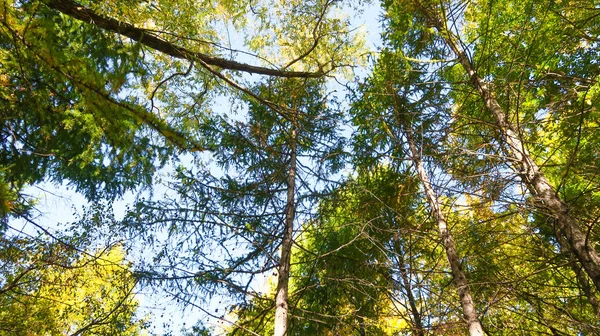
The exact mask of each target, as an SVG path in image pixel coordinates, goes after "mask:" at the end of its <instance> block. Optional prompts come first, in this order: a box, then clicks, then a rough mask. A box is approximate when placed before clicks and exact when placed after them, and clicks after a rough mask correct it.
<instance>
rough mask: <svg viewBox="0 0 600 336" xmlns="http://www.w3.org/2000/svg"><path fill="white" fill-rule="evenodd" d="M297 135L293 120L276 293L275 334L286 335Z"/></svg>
mask: <svg viewBox="0 0 600 336" xmlns="http://www.w3.org/2000/svg"><path fill="white" fill-rule="evenodd" d="M296 137H297V130H296V123H295V120H292V130H291V139H290V147H291V148H290V149H291V154H290V168H289V172H288V181H287V203H286V208H285V220H284V228H283V240H282V242H281V259H280V261H279V275H278V278H277V291H276V295H275V333H274V335H275V336H285V335H287V334H288V296H289V293H288V291H289V289H288V286H289V280H290V260H291V254H292V244H293V233H294V218H295V216H296V205H295V191H296V190H295V189H296V154H297V146H296V143H297V140H296Z"/></svg>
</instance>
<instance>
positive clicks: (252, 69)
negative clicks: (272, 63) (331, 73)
mask: <svg viewBox="0 0 600 336" xmlns="http://www.w3.org/2000/svg"><path fill="white" fill-rule="evenodd" d="M44 3H45V4H46V5H47V6H48V7H50V8H52V9H55V10H57V11H59V12H61V13H63V14H65V15H68V16H70V17H72V18H74V19H77V20H80V21H83V22H86V23H88V24H91V25H94V26H96V27H99V28H102V29H105V30H108V31H111V32H113V33H117V34H120V35H123V36H126V37H129V38H130V39H132V40H134V41H137V42H139V43H141V44H143V45H145V46H146V47H148V48H151V49H154V50H157V51H160V52H162V53H165V54H167V55H170V56H173V57H175V58H182V59H187V60H190V61H194V60H201V61H203V62H204V63H206V64H208V65H212V66H216V67H219V68H221V69H228V70H238V71H244V72H248V73H254V74H260V75H268V76H275V77H302V78H316V77H321V76H323V73H322V72H301V71H283V70H277V69H270V68H265V67H260V66H254V65H250V64H245V63H239V62H236V61H232V60H228V59H225V58H220V57H214V56H210V55H206V54H203V53H199V52H194V51H191V50H188V49H186V48H183V47H180V46H177V45H175V44H173V43H171V42H169V41H167V40H163V39H162V38H160V37H158V36H156V35H155V33H154V32H151V31H147V30H145V29H143V28H138V27H135V26H133V25H132V24H130V23H127V22H121V21H118V20H115V19H113V18H108V17H104V16H102V15H99V14H97V13H95V12H94V11H93V10H91V9H90V8H87V7H85V6H82V5H80V4H78V3H76V2H74V1H71V0H46V1H44Z"/></svg>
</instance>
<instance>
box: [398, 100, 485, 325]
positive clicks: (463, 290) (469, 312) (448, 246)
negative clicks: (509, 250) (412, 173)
mask: <svg viewBox="0 0 600 336" xmlns="http://www.w3.org/2000/svg"><path fill="white" fill-rule="evenodd" d="M400 113H401V111H399V110H398V106H396V117H397V118H398V120H399V122H400V124H401V126H402V127H403V128H404V134H405V135H406V139H407V140H408V145H409V147H410V152H411V156H412V161H413V164H414V165H415V168H416V170H417V174H418V175H419V179H420V180H421V184H422V185H423V189H424V190H425V196H426V197H427V202H428V203H429V207H430V208H431V214H432V215H433V218H435V220H436V222H437V225H438V230H439V235H440V238H441V239H442V245H444V249H445V250H446V257H447V258H448V264H450V270H451V271H452V278H453V279H454V283H455V284H456V287H457V288H458V296H459V298H460V303H461V305H462V308H463V314H464V316H465V319H466V321H467V326H468V328H469V334H470V335H471V336H480V335H484V333H483V328H482V326H481V322H480V321H479V317H478V316H477V310H476V309H475V304H474V303H473V299H472V297H471V293H470V291H469V284H468V283H467V277H466V276H465V273H464V272H463V270H462V267H461V265H460V258H459V256H458V252H457V251H456V246H455V245H454V240H453V239H452V235H451V234H450V231H449V230H448V225H447V224H446V218H445V217H444V214H443V213H442V209H441V207H440V202H439V200H438V198H437V196H436V195H435V192H434V191H433V187H432V186H431V183H430V181H429V176H427V172H426V171H425V168H424V166H423V161H422V160H421V156H420V154H419V151H418V150H417V147H416V146H415V141H414V138H413V136H412V128H411V126H410V125H409V122H407V121H406V120H404V118H403V116H401V115H400Z"/></svg>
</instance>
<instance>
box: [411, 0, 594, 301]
mask: <svg viewBox="0 0 600 336" xmlns="http://www.w3.org/2000/svg"><path fill="white" fill-rule="evenodd" d="M415 4H416V5H417V7H418V8H419V10H420V11H421V12H422V14H423V15H424V16H425V17H426V18H427V20H428V21H429V23H430V24H432V25H433V26H434V27H435V28H436V29H437V30H438V32H439V33H440V34H441V35H442V37H443V38H444V40H445V42H446V44H447V45H448V47H450V49H452V51H453V52H454V54H455V55H456V56H457V57H458V60H459V62H460V64H461V65H462V67H463V68H464V70H465V71H466V72H467V74H468V75H469V78H470V80H471V83H472V84H473V86H474V87H475V88H476V89H477V92H478V93H479V95H480V96H481V98H482V99H483V101H484V102H485V106H486V108H487V110H488V111H489V112H491V113H492V114H493V115H494V118H495V119H496V124H497V125H498V129H499V130H500V132H501V133H502V136H503V140H504V142H505V143H506V145H507V147H508V148H507V151H508V155H509V156H511V157H512V167H513V169H514V171H515V172H516V173H517V174H518V175H519V176H520V178H521V180H522V181H523V183H524V184H525V185H526V186H527V188H528V190H529V192H530V193H531V194H532V195H533V196H534V197H535V199H536V206H537V207H538V208H540V209H542V210H543V211H544V212H545V213H548V214H550V216H551V217H553V218H554V221H555V225H553V226H552V229H553V230H554V235H555V236H556V237H557V238H558V239H557V241H559V242H560V241H563V239H561V236H562V237H563V238H564V241H565V242H566V245H567V246H564V247H565V248H566V249H567V250H569V251H570V252H571V253H572V254H574V255H575V257H576V258H577V261H579V263H580V264H581V265H582V266H583V269H584V270H585V271H586V273H587V274H588V276H589V277H590V279H592V282H593V283H594V286H595V287H596V289H597V290H599V291H600V256H599V255H598V253H597V252H596V250H594V248H593V247H592V246H590V244H589V242H588V240H587V238H586V235H585V234H584V233H583V232H582V231H581V229H580V228H579V224H578V223H577V221H576V220H575V218H573V217H572V216H571V214H570V213H569V209H568V207H567V205H566V204H565V203H564V202H563V201H562V200H561V199H560V197H559V196H558V195H557V193H556V191H555V190H554V187H553V186H552V185H551V184H550V182H549V181H548V179H547V178H546V177H545V176H544V174H543V173H542V171H541V170H540V167H539V166H538V165H537V164H536V162H535V161H534V160H533V158H532V157H531V155H530V154H529V152H528V151H527V149H526V148H525V145H524V144H523V142H522V141H521V138H520V137H519V134H518V132H517V131H516V130H515V129H514V126H513V125H512V124H511V122H510V121H509V119H508V115H507V113H506V112H505V111H504V110H503V109H502V107H501V106H500V104H499V103H498V100H497V99H496V98H495V97H494V95H493V93H492V92H491V90H490V89H489V87H488V86H487V84H486V83H485V81H484V80H483V79H482V78H481V77H480V76H479V75H478V74H477V71H476V70H475V67H474V66H473V63H472V62H471V60H470V59H469V57H468V56H467V54H466V53H465V51H464V49H463V48H462V45H461V43H460V39H459V38H458V37H457V36H456V35H454V34H453V33H452V31H450V29H448V27H447V25H446V24H445V22H443V21H442V20H441V19H440V18H439V16H438V15H437V14H436V13H435V12H434V11H432V10H428V9H427V8H425V7H424V6H423V5H422V4H421V3H420V2H419V1H418V0H417V1H415Z"/></svg>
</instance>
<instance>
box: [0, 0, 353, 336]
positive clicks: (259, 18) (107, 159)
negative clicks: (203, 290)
mask: <svg viewBox="0 0 600 336" xmlns="http://www.w3.org/2000/svg"><path fill="white" fill-rule="evenodd" d="M336 6H337V5H336V3H335V2H332V1H309V2H307V3H295V4H294V6H288V5H286V4H283V3H282V4H279V5H277V6H274V5H273V4H271V3H270V2H266V3H261V4H248V3H242V2H237V1H224V2H221V3H220V4H219V5H218V6H212V5H209V4H205V3H202V4H200V3H198V4H195V5H194V6H190V3H189V2H187V1H181V2H173V1H171V2H164V3H160V4H148V3H131V2H130V3H121V2H114V3H110V4H109V3H102V4H98V3H94V2H84V3H76V2H73V1H68V0H67V1H62V0H59V1H31V2H29V1H26V2H19V3H14V4H10V5H8V4H7V5H5V6H4V12H3V13H2V14H3V16H2V24H3V25H2V28H3V30H2V33H3V35H2V38H3V41H4V42H5V43H4V45H3V49H2V50H3V56H5V58H6V59H7V60H8V61H7V62H5V63H4V64H6V73H3V77H2V88H3V89H5V90H4V91H3V95H4V96H3V98H6V99H4V100H3V102H4V103H5V105H6V106H4V108H3V111H4V112H5V115H4V116H3V119H2V121H3V122H5V123H6V125H7V127H5V128H3V130H7V131H6V132H5V133H4V134H3V138H4V139H7V140H10V141H7V142H4V144H5V147H4V148H3V150H2V155H3V158H4V160H3V161H2V162H3V163H4V164H3V166H2V167H1V168H2V169H3V173H4V174H5V175H7V178H6V180H8V182H7V183H6V184H2V190H4V189H7V192H3V193H2V196H3V197H4V196H7V198H9V197H8V196H10V198H9V199H8V200H7V201H6V202H3V204H4V205H7V206H4V207H3V208H2V209H5V208H6V209H8V210H6V211H4V210H3V212H2V215H10V214H15V215H18V216H24V215H26V214H25V213H24V212H23V211H20V210H19V211H16V209H21V208H23V209H25V208H26V204H25V203H24V202H21V203H23V205H22V206H21V205H19V206H14V205H13V203H15V202H16V201H17V200H18V199H21V198H22V197H21V196H20V195H21V190H22V188H23V187H24V186H25V185H28V184H35V183H37V182H40V181H42V180H44V179H50V180H52V181H55V182H59V181H61V182H62V181H63V180H65V179H67V180H69V181H70V183H72V184H74V185H75V186H76V187H77V189H78V191H81V192H83V193H84V194H85V195H86V196H87V197H88V198H89V199H91V200H97V199H100V198H109V199H114V198H116V197H118V196H120V195H122V194H123V193H124V192H125V191H127V190H132V189H135V188H139V187H144V186H149V185H151V182H152V177H153V175H154V173H155V172H156V171H157V170H158V169H160V168H161V167H163V166H164V165H165V163H166V162H167V161H168V160H175V157H176V155H178V154H179V153H181V152H187V153H196V152H204V151H207V150H215V149H218V148H219V146H220V144H219V143H210V142H208V141H205V139H204V137H205V136H206V137H208V138H210V132H211V131H210V130H209V129H210V128H211V127H213V126H214V125H213V124H212V119H211V117H208V114H207V111H208V112H210V108H209V107H208V106H207V101H210V99H211V98H213V97H214V96H216V95H219V94H229V95H233V96H244V97H245V99H247V100H250V101H252V103H253V104H257V103H260V104H262V105H264V106H265V107H269V110H268V111H270V112H269V113H273V114H274V116H275V115H277V113H280V114H281V111H284V110H285V111H286V113H285V114H283V117H284V118H285V117H287V116H286V114H287V112H289V111H292V110H293V108H292V109H290V108H289V107H285V106H284V107H282V106H279V105H278V104H280V103H283V104H284V105H285V104H286V103H285V102H277V101H275V102H271V101H269V99H268V98H265V97H262V96H261V94H262V93H264V92H262V93H261V92H257V91H255V90H253V89H250V88H248V87H250V84H248V85H245V84H240V81H242V80H243V77H241V76H240V73H239V72H240V71H241V72H246V73H250V74H259V75H265V76H272V77H281V78H305V79H309V78H319V77H322V76H324V74H325V73H332V72H333V71H334V70H336V69H337V68H338V67H339V64H345V63H348V62H347V61H348V60H351V59H354V58H355V56H356V54H357V52H360V45H361V43H360V41H359V40H356V41H353V42H352V43H347V42H348V41H349V40H350V39H349V36H350V35H348V34H346V29H347V27H348V21H347V20H345V19H340V18H338V17H336V16H334V15H331V14H330V13H331V11H332V9H334V8H335V7H336ZM251 13H253V14H251ZM207 18H208V19H207ZM231 20H233V25H234V26H235V28H236V29H240V31H241V32H245V33H247V34H246V37H247V39H248V41H249V45H250V48H253V49H256V50H258V52H259V53H264V51H273V50H275V49H276V50H277V55H279V56H283V57H273V55H275V53H272V52H271V53H270V54H267V55H264V54H263V55H256V58H257V59H262V61H263V62H265V63H269V64H270V66H269V67H265V66H260V65H249V64H244V63H241V62H238V61H236V60H233V59H229V56H222V55H220V54H221V53H222V50H225V51H226V52H230V53H231V54H233V53H237V51H236V50H234V49H231V48H222V47H221V45H220V43H219V41H218V39H217V27H220V25H221V24H222V23H223V22H226V24H229V22H230V21H231ZM248 22H251V23H252V24H258V25H260V26H261V27H262V29H258V30H244V29H243V28H244V27H246V25H247V24H248ZM274 23H276V24H274ZM209 40H212V41H209ZM207 41H209V42H207ZM64 46H66V48H65V47H64ZM246 55H250V54H249V53H246ZM274 58H277V59H274ZM273 64H278V65H277V66H272V65H273ZM165 69H166V70H165ZM186 69H187V70H186ZM295 69H296V70H295ZM225 70H229V72H226V71H225ZM36 76H37V77H36ZM38 77H39V79H38ZM21 82H23V83H21ZM32 82H33V84H32ZM221 84H222V85H221ZM219 85H221V86H219ZM38 88H44V89H45V90H46V91H47V92H41V91H40V90H37V89H38ZM259 91H260V90H259ZM181 92H183V95H182V94H180V93H181ZM15 93H17V94H18V95H15ZM31 97H33V98H36V99H37V101H35V100H34V99H30V98H31ZM316 104H317V105H318V104H319V102H318V101H317V102H316ZM30 110H32V111H30ZM274 116H270V118H273V117H274ZM265 117H269V116H267V115H266V114H265ZM46 119H49V121H48V120H46ZM224 120H225V119H224ZM294 123H295V122H294ZM294 123H293V124H294ZM17 126H18V127H17ZM309 126H310V125H309ZM259 127H260V126H259ZM295 127H296V126H295V125H294V126H292V128H295ZM198 130H202V131H204V132H205V133H203V134H200V136H197V135H198V133H199V132H198ZM294 132H296V131H295V130H294V131H292V133H294ZM227 136H228V135H227V134H225V135H224V136H223V138H226V137H227ZM217 138H221V137H220V136H218V137H217ZM292 138H294V137H292ZM40 139H41V140H40ZM294 141H295V140H294ZM294 141H292V142H294ZM49 142H50V143H49ZM281 145H282V144H279V143H277V144H274V146H276V147H277V146H281ZM226 146H227V145H226ZM71 147H73V148H71ZM295 147H296V145H295V144H294V145H292V146H291V147H290V148H295ZM82 148H83V149H84V150H83V151H82V150H81V149H82ZM42 149H43V151H42ZM294 151H295V149H294ZM293 156H294V157H293V158H291V159H290V162H295V161H296V158H295V154H294V155H293ZM17 159H19V160H22V161H23V162H24V163H26V164H23V165H14V166H13V163H14V162H15V160H17ZM275 160H279V158H275ZM197 162H199V161H197ZM286 164H287V163H286ZM15 167H18V168H15ZM294 170H295V168H290V173H289V175H290V176H291V178H290V179H288V182H287V184H288V188H289V190H290V192H289V193H288V194H289V195H290V197H291V198H290V197H288V198H290V200H289V201H288V202H287V203H288V204H290V205H289V206H287V207H286V208H287V209H288V210H287V213H288V216H287V217H288V220H287V221H286V223H287V229H286V230H285V232H286V237H287V238H286V239H284V241H285V242H286V244H287V247H285V248H284V249H283V250H284V252H283V258H282V263H281V264H282V266H281V268H282V272H281V273H285V272H284V271H285V264H286V263H287V261H286V259H287V257H285V251H286V250H289V248H290V244H291V241H292V240H291V232H292V226H293V220H294V208H295V207H294V206H293V204H294V200H293V197H292V196H293V194H294V192H293V191H294V189H295V188H294V184H293V183H292V182H294V181H292V180H293V176H294V175H295V173H294ZM180 176H183V174H182V175H180ZM278 178H279V177H278ZM3 181H4V180H3ZM267 182H268V183H270V181H267ZM226 183H234V184H235V183H236V181H233V180H231V179H229V181H226ZM242 183H243V182H242ZM5 186H6V188H4V187H5ZM9 208H10V209H9ZM9 210H10V211H9ZM264 239H266V238H264ZM200 244H201V243H200ZM196 248H201V246H197V247H196ZM252 259H253V257H251V258H249V259H248V260H252ZM248 260H246V261H240V263H239V265H244V263H245V262H248ZM234 268H235V267H234ZM281 278H282V279H284V278H285V276H282V277H281ZM211 280H215V279H211ZM281 287H282V292H283V291H284V287H286V286H285V285H282V286H281ZM283 333H285V331H283Z"/></svg>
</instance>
